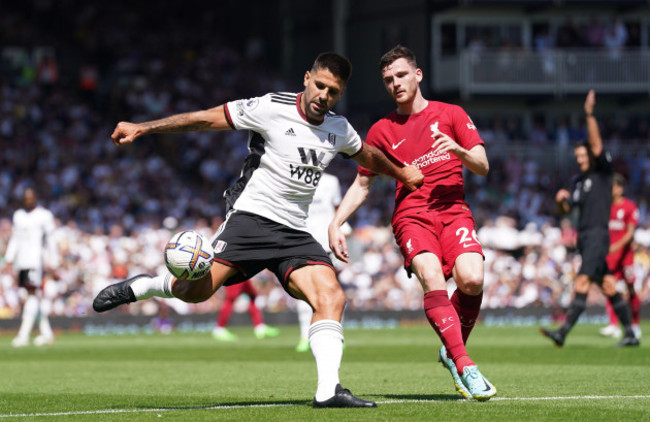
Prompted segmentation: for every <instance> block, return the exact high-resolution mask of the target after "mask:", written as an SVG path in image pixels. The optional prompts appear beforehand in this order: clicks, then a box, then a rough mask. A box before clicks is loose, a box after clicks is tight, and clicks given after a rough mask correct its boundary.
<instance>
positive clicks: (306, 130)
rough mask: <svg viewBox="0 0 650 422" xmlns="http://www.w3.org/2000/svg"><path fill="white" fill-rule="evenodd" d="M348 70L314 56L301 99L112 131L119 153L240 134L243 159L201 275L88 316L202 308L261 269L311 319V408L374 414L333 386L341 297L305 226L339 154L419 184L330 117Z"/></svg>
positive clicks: (339, 350) (163, 284) (255, 102)
mask: <svg viewBox="0 0 650 422" xmlns="http://www.w3.org/2000/svg"><path fill="white" fill-rule="evenodd" d="M351 70H352V67H351V64H350V62H349V60H348V59H347V58H345V57H343V56H340V55H339V54H336V53H322V54H320V55H319V56H318V57H317V58H316V60H315V61H314V64H313V66H312V68H311V69H310V70H308V71H307V72H305V75H304V80H303V84H304V90H303V92H301V93H271V94H267V95H264V96H261V97H257V98H251V99H246V100H238V101H231V102H228V103H226V104H223V105H220V106H218V107H214V108H211V109H207V110H201V111H196V112H189V113H183V114H178V115H174V116H171V117H168V118H164V119H160V120H156V121H150V122H144V123H139V124H137V123H129V122H120V123H118V125H117V127H116V128H115V131H114V132H113V134H112V136H111V137H112V139H113V142H114V143H115V144H116V145H118V146H119V145H124V144H128V143H131V142H133V141H134V140H135V139H136V138H138V137H140V136H142V135H146V134H151V133H172V132H188V131H195V130H228V129H233V130H241V129H243V130H248V131H249V140H248V148H249V151H250V154H249V155H248V157H247V158H246V159H245V161H244V165H243V169H242V172H241V177H240V178H239V179H238V180H237V181H236V182H235V184H234V185H233V186H231V187H230V188H229V189H228V190H226V192H225V193H224V197H225V199H226V204H227V208H228V214H227V216H226V219H225V221H224V223H223V224H222V225H221V226H220V228H219V230H218V232H217V233H216V234H215V236H214V238H213V243H212V245H213V247H214V250H215V255H214V260H213V265H212V268H211V270H210V274H208V275H206V276H205V277H204V278H202V279H199V280H195V281H187V280H178V279H175V278H174V277H173V276H172V275H171V274H169V273H166V274H162V275H158V276H155V277H154V276H149V275H138V276H135V277H132V278H130V279H128V280H125V281H123V282H121V283H117V284H114V285H111V286H108V287H106V288H105V289H104V290H102V291H101V292H99V294H98V295H97V296H96V297H95V300H94V302H93V308H94V309H95V311H97V312H104V311H108V310H110V309H113V308H115V307H116V306H119V305H121V304H126V303H130V302H135V301H136V300H143V299H148V298H150V297H153V296H157V297H163V298H170V297H176V298H179V299H181V300H184V301H186V302H202V301H204V300H207V299H208V298H209V297H210V296H212V295H213V294H214V292H216V291H217V289H219V287H221V286H222V285H224V284H225V285H230V284H235V283H239V282H242V281H244V280H246V279H248V278H250V277H252V276H254V275H255V274H257V273H258V272H260V271H262V270H263V269H264V268H268V269H269V270H271V271H273V272H274V273H275V275H276V276H277V277H278V280H279V281H280V283H281V284H282V286H283V287H284V289H285V290H286V291H287V293H289V294H290V295H291V296H293V297H295V298H297V299H302V300H305V301H306V302H307V303H309V304H310V305H311V307H312V309H313V310H314V315H313V318H312V324H311V326H310V328H309V342H310V347H311V350H312V353H313V355H314V359H315V361H316V369H317V377H318V385H317V389H316V394H315V397H314V399H313V401H312V405H313V407H376V404H375V403H374V402H372V401H368V400H363V399H360V398H358V397H355V396H354V395H352V393H350V391H349V390H348V389H344V388H342V387H341V384H340V383H339V367H340V364H341V358H342V354H343V327H342V325H341V316H342V313H343V308H344V305H345V295H344V293H343V290H342V289H341V286H340V285H339V283H338V281H337V279H336V275H335V273H334V270H333V267H332V261H331V260H330V258H329V256H328V255H327V253H326V252H325V251H324V250H323V248H322V247H321V245H320V244H319V243H318V242H317V241H316V240H315V239H314V238H313V237H312V236H311V235H310V234H309V232H308V231H307V227H306V223H305V220H306V217H307V213H308V209H309V205H310V203H311V201H312V198H313V196H314V191H315V190H316V187H317V186H318V184H319V182H320V179H321V177H322V174H323V170H324V169H325V168H326V167H327V165H328V164H329V163H330V161H331V160H333V159H334V157H335V156H336V155H338V154H341V155H343V156H347V157H351V158H352V159H353V160H355V161H356V162H357V163H359V164H361V165H363V166H364V167H366V168H370V169H373V170H374V171H376V172H378V173H384V174H388V175H390V176H392V177H395V178H397V179H398V180H400V181H402V182H403V183H404V184H405V186H407V187H408V188H409V189H411V190H415V189H416V188H417V186H419V184H420V183H421V182H422V178H423V177H422V173H421V172H420V171H419V170H418V169H417V168H416V167H413V166H405V167H398V166H396V165H395V164H393V163H392V162H390V161H389V160H388V159H387V158H386V156H385V155H383V153H381V152H380V151H379V150H377V149H376V148H374V147H372V146H369V145H366V144H364V143H363V141H362V140H361V138H360V137H359V135H358V134H357V132H356V131H355V130H354V128H353V127H352V126H351V125H350V124H349V123H348V121H347V119H345V118H344V117H342V116H338V115H336V114H334V113H332V112H331V111H330V110H331V109H332V108H333V107H334V105H335V104H336V103H337V101H338V100H339V99H340V98H341V96H342V95H343V90H344V88H345V84H346V82H347V79H348V78H349V76H350V73H351Z"/></svg>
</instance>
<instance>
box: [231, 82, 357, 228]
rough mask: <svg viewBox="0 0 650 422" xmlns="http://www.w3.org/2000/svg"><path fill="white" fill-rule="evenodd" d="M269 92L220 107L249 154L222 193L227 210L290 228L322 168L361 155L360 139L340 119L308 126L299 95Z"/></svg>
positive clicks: (301, 222)
mask: <svg viewBox="0 0 650 422" xmlns="http://www.w3.org/2000/svg"><path fill="white" fill-rule="evenodd" d="M301 95H302V94H295V93H272V94H267V95H264V96H263V97H257V98H251V99H247V100H238V101H232V102H229V103H227V104H226V105H225V110H226V118H227V119H228V123H229V124H230V126H231V127H232V128H233V129H248V130H249V131H250V135H249V139H248V149H249V151H250V154H249V155H248V157H247V158H246V160H245V161H244V168H243V170H242V173H241V177H240V178H239V180H237V182H236V183H235V184H234V185H233V186H232V187H230V188H229V189H228V190H226V192H225V193H224V197H225V198H226V203H227V206H228V208H229V209H235V210H240V211H247V212H250V213H253V214H257V215H260V216H262V217H266V218H268V219H270V220H273V221H275V222H277V223H280V224H284V225H286V226H288V227H291V228H293V229H296V230H302V231H307V227H306V224H305V219H306V218H307V212H308V210H309V204H311V202H312V198H313V196H314V191H315V190H316V187H317V186H318V184H319V182H320V180H321V177H322V175H323V170H324V169H325V168H326V167H327V166H328V165H329V163H330V162H331V161H332V160H333V159H334V157H335V156H336V155H337V154H338V153H341V154H343V155H344V156H352V155H355V154H357V153H358V152H359V151H361V149H362V147H363V143H362V141H361V138H360V137H359V135H358V134H357V132H356V131H355V130H354V128H353V127H352V126H351V125H350V123H348V121H347V119H346V118H345V117H343V116H338V115H335V114H334V113H328V114H327V115H326V116H325V120H324V121H323V122H322V123H321V124H312V123H310V122H308V121H307V118H306V117H305V116H304V115H303V113H302V112H301V110H300V106H299V104H300V96H301Z"/></svg>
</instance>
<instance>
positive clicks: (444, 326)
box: [424, 290, 474, 374]
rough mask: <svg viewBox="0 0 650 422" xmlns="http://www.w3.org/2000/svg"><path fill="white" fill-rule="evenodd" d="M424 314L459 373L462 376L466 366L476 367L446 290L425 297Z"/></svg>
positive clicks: (429, 293)
mask: <svg viewBox="0 0 650 422" xmlns="http://www.w3.org/2000/svg"><path fill="white" fill-rule="evenodd" d="M424 313H425V314H426V316H427V320H429V324H431V326H432V327H433V329H434V330H435V331H436V333H437V334H438V336H439V337H440V340H442V344H444V345H445V347H446V348H447V354H448V355H449V356H451V358H452V359H453V360H454V362H455V363H456V368H457V369H458V373H459V374H462V372H463V368H464V367H465V366H467V365H474V362H472V360H471V359H470V358H469V356H468V355H467V351H466V350H465V343H464V342H463V335H462V332H461V322H460V318H459V317H458V314H457V313H456V310H455V309H454V307H453V306H452V304H451V301H450V300H449V296H447V291H446V290H434V291H432V292H428V293H426V294H425V295H424Z"/></svg>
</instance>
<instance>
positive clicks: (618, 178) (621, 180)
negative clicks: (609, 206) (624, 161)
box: [613, 173, 625, 188]
mask: <svg viewBox="0 0 650 422" xmlns="http://www.w3.org/2000/svg"><path fill="white" fill-rule="evenodd" d="M613 180H614V184H615V185H618V186H620V187H623V188H624V187H625V177H624V176H623V175H622V174H621V173H614V178H613Z"/></svg>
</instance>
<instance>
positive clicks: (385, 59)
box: [379, 44, 418, 71]
mask: <svg viewBox="0 0 650 422" xmlns="http://www.w3.org/2000/svg"><path fill="white" fill-rule="evenodd" d="M401 58H405V59H406V60H407V61H408V62H409V63H410V64H412V65H413V66H414V67H416V68H417V67H418V63H417V60H416V59H415V53H413V52H412V51H411V50H410V49H409V48H407V47H404V46H403V45H400V44H397V45H396V46H395V47H393V48H391V49H390V50H389V51H388V52H387V53H386V54H384V55H383V56H381V59H380V60H379V70H380V71H381V70H383V69H384V68H385V67H386V66H388V65H389V64H391V63H393V62H394V61H395V60H397V59H401Z"/></svg>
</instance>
